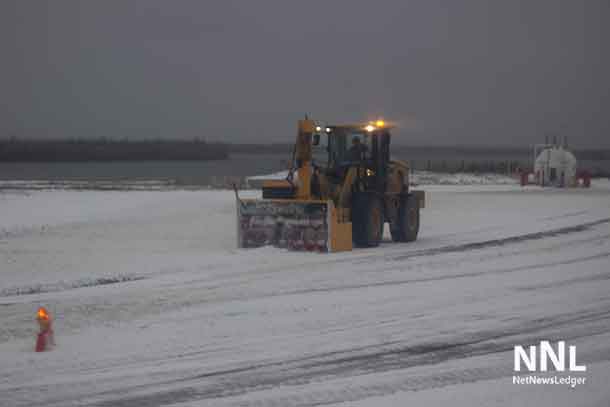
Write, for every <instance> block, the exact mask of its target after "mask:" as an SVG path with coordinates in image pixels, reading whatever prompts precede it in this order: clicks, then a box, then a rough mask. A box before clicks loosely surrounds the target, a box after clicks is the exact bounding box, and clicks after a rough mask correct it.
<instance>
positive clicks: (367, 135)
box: [314, 125, 390, 192]
mask: <svg viewBox="0 0 610 407" xmlns="http://www.w3.org/2000/svg"><path fill="white" fill-rule="evenodd" d="M325 130H326V131H325V133H326V137H324V136H322V137H321V138H320V143H319V145H318V146H317V148H316V149H315V150H316V153H314V160H316V161H317V163H318V165H319V166H320V167H321V168H322V169H323V171H324V172H325V173H326V175H327V176H329V178H330V179H334V180H335V182H338V183H340V182H341V181H342V179H343V177H344V176H345V174H346V172H347V170H348V169H349V168H353V167H356V168H357V169H358V178H359V181H360V182H361V183H363V185H364V186H365V188H366V189H367V190H377V191H379V192H383V191H385V187H386V185H385V182H386V179H387V171H388V163H389V160H390V132H389V128H387V127H374V126H370V125H349V126H327V127H325ZM324 150H325V151H324ZM323 151H324V152H325V154H323V153H322V152H323ZM324 156H325V158H323V157H324Z"/></svg>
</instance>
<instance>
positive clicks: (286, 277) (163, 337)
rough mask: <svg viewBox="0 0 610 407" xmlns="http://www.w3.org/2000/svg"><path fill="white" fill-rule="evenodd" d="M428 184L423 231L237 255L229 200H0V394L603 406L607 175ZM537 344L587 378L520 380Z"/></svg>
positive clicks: (212, 401)
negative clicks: (47, 337)
mask: <svg viewBox="0 0 610 407" xmlns="http://www.w3.org/2000/svg"><path fill="white" fill-rule="evenodd" d="M425 189H426V190H427V191H428V204H429V206H428V207H427V208H426V209H425V210H423V211H422V229H421V233H420V238H419V239H418V241H417V242H414V243H410V244H393V243H390V242H386V243H384V244H382V246H381V247H379V248H375V249H363V250H357V251H354V252H351V253H335V254H308V253H294V252H287V251H283V250H279V249H273V248H261V249H254V250H238V249H235V243H236V242H235V219H234V216H235V204H234V196H233V192H231V191H176V190H173V191H128V192H127V191H62V190H52V191H23V190H21V191H16V192H5V193H0V321H1V325H0V405H2V406H4V405H6V406H36V405H44V406H71V405H86V406H162V405H173V406H204V405H210V406H249V405H257V406H266V405H273V406H305V405H322V404H323V405H327V404H336V405H340V406H347V405H350V406H351V405H353V406H394V405H430V406H433V405H450V406H472V405H491V406H512V405H519V406H525V405H532V406H533V405H535V406H557V405H559V406H575V405H578V406H608V405H609V404H610V388H609V387H608V380H609V378H610V227H609V225H610V183H609V182H608V180H599V181H596V182H595V183H594V186H593V188H591V189H589V190H584V189H572V190H558V189H539V188H537V187H527V188H524V189H522V188H520V187H518V186H515V185H467V186H464V185H440V186H434V185H433V186H427V187H426V188H425ZM245 194H248V195H256V194H257V193H256V192H253V191H248V192H246V193H245ZM386 232H387V231H386ZM41 305H44V306H46V307H48V309H49V310H50V311H51V312H52V314H53V315H54V317H55V319H56V321H55V325H56V327H55V331H56V340H57V347H56V348H55V349H54V350H52V351H50V352H45V353H35V352H33V346H34V341H35V333H36V323H35V319H34V318H35V312H36V310H37V308H38V307H39V306H41ZM540 340H550V341H557V340H565V341H567V342H568V344H569V345H575V346H577V357H578V358H577V359H578V363H579V364H586V365H587V371H586V372H585V373H583V374H580V375H581V376H585V377H586V383H585V384H582V385H578V386H576V387H574V388H571V387H570V386H567V385H519V384H513V383H512V376H513V374H514V372H513V346H514V345H523V346H525V345H531V344H537V343H538V342H539V341H540ZM540 375H541V376H542V375H543V374H540ZM551 375H560V376H561V375H567V372H566V373H558V372H553V373H551ZM572 375H575V374H574V373H572Z"/></svg>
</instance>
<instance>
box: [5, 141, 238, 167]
mask: <svg viewBox="0 0 610 407" xmlns="http://www.w3.org/2000/svg"><path fill="white" fill-rule="evenodd" d="M228 157H229V149H228V147H227V145H226V144H221V143H207V142H205V141H202V140H199V139H195V140H188V141H183V140H175V141H169V140H154V141H130V140H121V141H117V140H110V139H96V140H16V139H14V138H13V139H10V140H4V141H0V161H13V162H14V161H140V160H142V161H146V160H224V159H227V158H228Z"/></svg>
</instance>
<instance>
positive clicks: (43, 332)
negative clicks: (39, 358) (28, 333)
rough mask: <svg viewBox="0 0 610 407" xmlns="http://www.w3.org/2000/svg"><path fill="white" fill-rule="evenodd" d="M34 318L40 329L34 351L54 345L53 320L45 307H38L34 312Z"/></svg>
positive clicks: (40, 350)
mask: <svg viewBox="0 0 610 407" xmlns="http://www.w3.org/2000/svg"><path fill="white" fill-rule="evenodd" d="M36 320H37V321H38V326H39V327H40V331H39V332H38V337H37V339H36V352H44V351H45V350H49V349H50V348H51V347H53V346H55V336H54V333H53V321H52V320H51V314H50V313H49V311H47V309H46V308H44V307H40V308H38V312H37V313H36Z"/></svg>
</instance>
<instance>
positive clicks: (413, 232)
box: [390, 195, 419, 242]
mask: <svg viewBox="0 0 610 407" xmlns="http://www.w3.org/2000/svg"><path fill="white" fill-rule="evenodd" d="M390 230H391V232H392V240H393V241H395V242H413V241H414V240H416V239H417V234H418V233H419V202H418V201H417V199H415V197H414V196H413V195H408V196H407V197H406V198H404V199H401V201H400V207H399V208H398V219H397V222H396V225H392V227H391V228H390Z"/></svg>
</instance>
